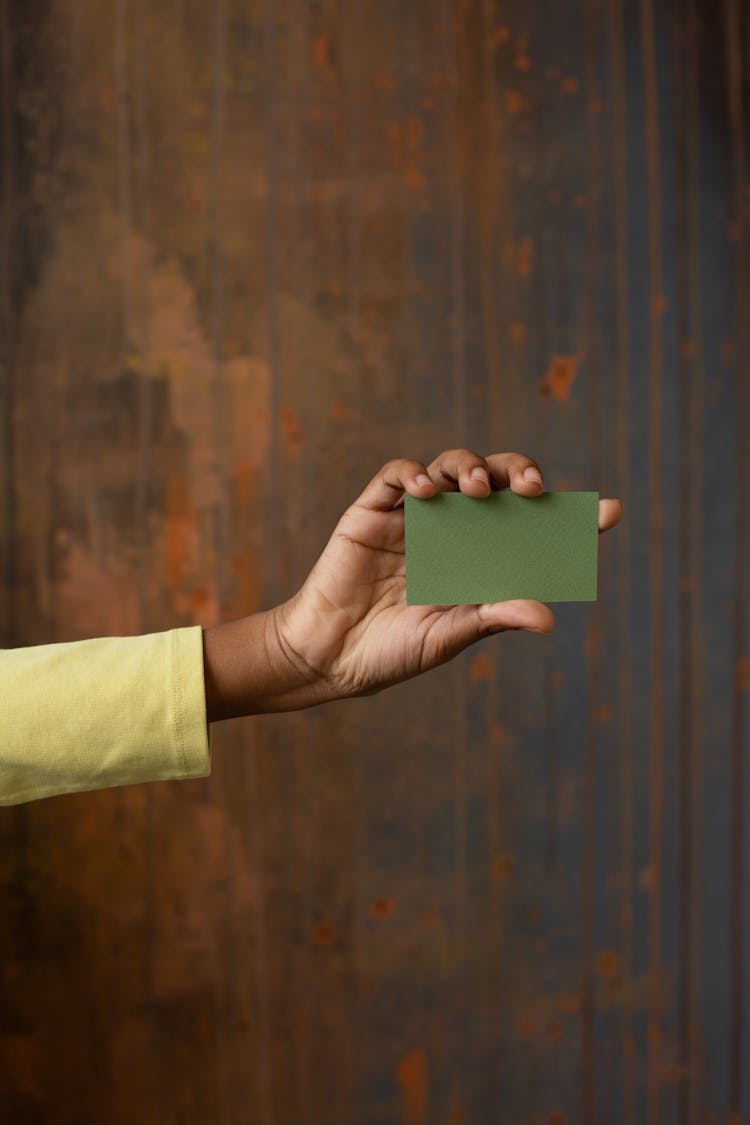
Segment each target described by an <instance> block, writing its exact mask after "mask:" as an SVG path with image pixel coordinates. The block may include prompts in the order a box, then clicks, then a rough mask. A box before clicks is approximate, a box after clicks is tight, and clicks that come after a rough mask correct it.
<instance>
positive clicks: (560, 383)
mask: <svg viewBox="0 0 750 1125" xmlns="http://www.w3.org/2000/svg"><path fill="white" fill-rule="evenodd" d="M580 364H581V357H580V356H579V355H556V356H553V358H552V362H551V363H550V365H549V367H548V368H547V374H546V375H545V376H544V378H543V379H540V380H539V393H540V394H541V396H542V397H543V398H548V397H549V396H552V398H554V399H555V400H556V401H557V402H568V401H569V399H570V392H571V388H572V386H573V383H574V382H575V380H576V377H577V375H578V368H579V367H580Z"/></svg>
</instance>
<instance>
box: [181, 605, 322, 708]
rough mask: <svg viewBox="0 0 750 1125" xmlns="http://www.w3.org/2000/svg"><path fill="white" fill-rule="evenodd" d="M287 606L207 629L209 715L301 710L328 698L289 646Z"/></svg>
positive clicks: (206, 681)
mask: <svg viewBox="0 0 750 1125" xmlns="http://www.w3.org/2000/svg"><path fill="white" fill-rule="evenodd" d="M282 614H283V607H281V608H280V609H273V610H268V611H266V612H263V613H254V614H251V615H250V616H249V617H242V618H240V619H239V620H237V621H228V622H225V623H223V624H221V625H214V626H212V627H210V628H207V629H204V630H203V668H204V679H205V686H206V717H207V720H208V722H209V723H215V722H220V721H221V720H222V719H233V718H239V717H240V716H243V715H260V714H266V713H269V712H274V711H297V710H299V709H301V708H303V707H312V706H314V705H315V704H316V703H319V702H321V701H322V695H321V693H320V691H319V689H318V685H317V683H316V679H315V676H314V675H313V674H312V673H311V672H308V670H307V669H305V668H304V667H302V666H300V664H299V662H298V661H296V660H295V659H294V657H293V655H292V654H290V653H288V652H286V651H285V646H284V643H283V640H282V638H281V635H280V634H281V630H280V617H281V616H282Z"/></svg>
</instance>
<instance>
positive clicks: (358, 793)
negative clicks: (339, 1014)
mask: <svg viewBox="0 0 750 1125" xmlns="http://www.w3.org/2000/svg"><path fill="white" fill-rule="evenodd" d="M305 2H306V0H305ZM358 15H359V13H358V9H357V8H356V7H353V6H352V5H350V4H345V5H344V6H343V8H342V12H341V21H342V38H343V37H344V35H345V36H346V38H345V39H344V46H343V49H342V52H341V58H342V79H343V96H344V106H345V109H344V113H345V122H346V194H347V200H346V228H345V240H346V243H345V244H346V294H347V297H346V319H345V324H346V336H347V341H348V361H349V363H353V365H354V370H353V372H352V374H353V382H354V386H353V393H352V402H353V404H354V415H355V421H354V427H355V430H356V441H355V443H354V444H355V450H354V456H353V458H352V464H351V466H350V467H351V469H352V471H353V472H354V479H355V480H359V481H362V482H363V483H364V481H365V480H366V479H367V477H366V476H365V472H366V469H367V463H368V457H369V452H370V450H369V446H368V444H367V437H366V433H365V425H364V419H365V409H366V403H365V393H364V379H363V364H362V358H361V355H360V341H361V338H362V331H361V325H362V312H361V310H362V277H361V274H362V237H361V224H362V218H361V203H360V199H361V192H362V185H363V183H364V180H365V178H364V176H363V173H362V169H361V160H362V157H361V152H362V104H361V100H362V99H361V93H360V90H359V89H358V87H357V82H356V78H355V75H356V74H357V68H356V60H357V58H359V57H360V55H361V51H360V50H359V49H358V48H359V46H360V43H361V40H358V39H357V37H356V35H355V31H356V29H357V28H358V27H359V26H360V23H361V21H360V19H359V18H358ZM367 416H368V417H369V409H368V415H367ZM355 721H356V720H355ZM367 737H368V733H367V729H366V727H365V724H364V723H358V724H357V726H356V727H355V732H354V738H355V740H356V747H357V752H356V753H355V754H354V756H353V762H352V769H353V773H354V794H355V799H356V802H357V821H356V825H357V826H356V851H355V854H354V856H353V858H352V862H353V864H354V867H355V875H354V878H355V891H354V895H353V904H352V942H353V945H354V949H353V955H352V961H353V964H354V973H355V975H356V977H357V983H359V978H360V976H361V975H365V974H366V972H367V965H366V961H365V958H364V950H365V948H366V922H365V917H366V915H365V909H364V903H363V896H364V886H365V884H366V876H365V867H364V863H363V858H364V855H365V846H364V841H365V840H366V823H367V798H366V791H367V787H366V782H365V776H364V775H365V770H364V764H363V762H364V749H365V747H366V745H367V741H366V740H367ZM353 1008H354V1020H355V1026H354V1027H353V1028H352V1029H351V1035H352V1038H353V1040H354V1057H355V1059H356V1064H355V1065H356V1074H355V1077H354V1082H353V1089H354V1098H355V1104H356V1105H357V1106H358V1107H359V1106H361V1105H362V1090H363V1087H364V1085H365V1083H364V1075H365V1072H366V1067H367V1060H368V1059H369V1057H370V1043H369V1036H368V1031H367V1013H366V1005H365V1003H364V998H363V996H362V989H361V988H360V987H356V988H355V995H354V999H353Z"/></svg>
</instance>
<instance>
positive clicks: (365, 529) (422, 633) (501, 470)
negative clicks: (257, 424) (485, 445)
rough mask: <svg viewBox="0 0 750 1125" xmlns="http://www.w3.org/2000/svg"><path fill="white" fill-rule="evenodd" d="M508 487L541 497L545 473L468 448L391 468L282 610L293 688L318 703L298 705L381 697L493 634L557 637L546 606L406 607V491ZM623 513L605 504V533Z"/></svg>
mask: <svg viewBox="0 0 750 1125" xmlns="http://www.w3.org/2000/svg"><path fill="white" fill-rule="evenodd" d="M504 488H511V489H512V490H513V491H514V492H517V493H518V494H519V495H520V496H528V497H533V496H537V495H539V493H540V492H541V491H542V489H543V483H542V476H541V472H540V470H539V467H538V465H537V464H536V463H535V462H534V461H532V460H531V458H529V457H525V456H523V454H520V453H496V454H493V455H491V456H489V457H487V458H483V457H479V456H478V455H477V454H475V453H471V452H469V451H468V450H465V449H458V450H450V451H448V452H446V453H443V454H441V455H440V456H439V457H438V458H437V459H436V460H435V461H433V462H432V464H431V465H430V466H429V468H425V466H424V465H422V464H421V463H420V462H419V461H407V460H401V461H390V462H389V463H388V464H387V465H385V466H384V467H383V468H382V469H381V470H380V472H379V473H377V475H376V476H375V477H374V478H373V479H372V481H371V482H370V484H369V485H368V486H367V488H366V489H365V491H364V492H363V493H362V495H361V496H360V497H359V499H357V500H355V502H354V503H353V504H352V505H351V507H350V508H349V509H348V510H347V511H346V512H345V513H344V515H343V516H342V517H341V519H340V521H339V523H338V525H337V527H336V529H335V531H334V532H333V535H332V536H331V538H330V540H329V542H328V544H327V546H326V548H325V550H324V551H323V554H322V555H321V556H320V558H319V559H318V561H317V563H316V564H315V566H314V567H313V570H312V571H311V573H310V575H309V577H308V578H307V580H306V582H305V584H304V585H303V587H302V589H301V590H300V591H299V593H298V594H296V595H295V596H294V597H293V598H292V599H290V601H288V602H286V603H285V604H284V605H283V606H280V607H279V608H278V610H277V611H276V614H275V619H274V632H275V640H276V643H277V645H278V648H279V650H280V651H281V653H283V656H284V657H285V659H286V661H287V664H288V673H289V678H290V682H294V681H295V679H296V682H297V684H298V685H299V687H300V689H301V692H298V695H297V699H298V700H300V699H306V700H307V701H308V702H297V703H293V704H292V705H293V706H306V705H309V703H321V702H325V701H326V700H331V699H340V698H343V697H345V696H353V695H369V694H371V693H373V692H376V691H380V690H381V689H382V688H385V687H388V686H389V685H391V684H395V683H398V682H400V681H401V680H406V679H409V678H410V677H412V676H417V675H419V674H420V673H421V672H426V671H428V670H429V669H430V668H434V667H436V665H438V664H442V663H444V662H445V661H447V660H450V659H451V658H452V657H454V656H456V655H457V654H458V653H459V652H461V651H462V649H465V648H466V647H467V646H468V645H470V644H473V643H474V642H475V641H478V640H480V639H481V638H482V637H486V636H489V635H490V634H492V633H502V632H504V631H505V630H508V629H523V630H526V631H528V632H532V633H549V632H551V630H552V629H553V627H554V617H553V614H552V611H551V610H550V608H549V607H548V606H546V605H543V604H542V603H541V602H536V601H527V600H519V601H509V602H496V603H493V604H487V605H457V606H407V605H406V565H405V548H404V511H403V494H404V491H406V492H409V494H410V495H412V496H416V497H418V498H420V499H425V498H427V497H429V496H433V495H434V494H435V493H436V492H455V491H457V490H459V489H460V490H461V491H462V492H465V493H466V494H467V495H469V496H474V497H477V498H480V497H482V496H488V495H489V494H490V491H491V490H497V489H504ZM621 515H622V505H621V504H620V502H619V500H602V501H600V505H599V529H600V531H605V530H607V529H608V528H610V527H614V526H615V524H617V523H618V522H619V520H620V518H621ZM303 685H304V686H303Z"/></svg>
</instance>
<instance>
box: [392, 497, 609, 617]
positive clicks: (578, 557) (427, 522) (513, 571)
mask: <svg viewBox="0 0 750 1125" xmlns="http://www.w3.org/2000/svg"><path fill="white" fill-rule="evenodd" d="M404 511H405V515H406V601H407V604H408V605H460V604H462V603H467V604H470V605H475V604H478V603H482V602H505V601H511V600H513V599H515V598H533V599H534V600H536V601H540V602H590V601H596V580H597V563H598V550H599V493H598V492H543V493H542V494H541V495H540V496H534V497H524V496H517V495H516V494H515V493H514V492H510V491H505V492H493V493H491V494H490V495H489V496H487V497H485V498H484V499H482V500H477V499H475V498H474V497H472V496H466V495H464V493H462V492H439V493H437V494H436V495H435V496H432V497H430V499H429V500H417V499H416V498H415V497H413V496H409V494H408V493H407V494H405V496H404Z"/></svg>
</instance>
